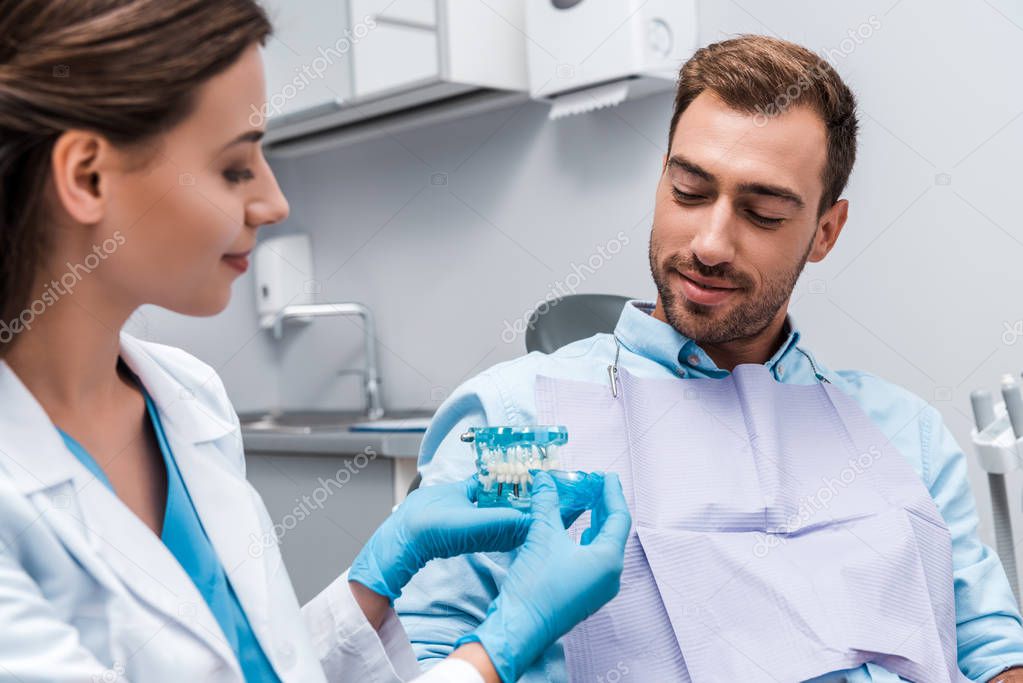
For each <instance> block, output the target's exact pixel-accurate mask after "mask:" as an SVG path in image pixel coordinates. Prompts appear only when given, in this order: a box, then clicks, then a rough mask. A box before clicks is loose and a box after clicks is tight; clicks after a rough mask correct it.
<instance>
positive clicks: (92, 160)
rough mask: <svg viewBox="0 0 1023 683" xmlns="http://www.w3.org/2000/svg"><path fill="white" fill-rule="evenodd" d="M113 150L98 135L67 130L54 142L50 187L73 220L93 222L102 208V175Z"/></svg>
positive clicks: (95, 221) (104, 187)
mask: <svg viewBox="0 0 1023 683" xmlns="http://www.w3.org/2000/svg"><path fill="white" fill-rule="evenodd" d="M112 153H113V149H112V148H111V146H110V144H109V143H108V142H107V141H106V140H105V139H104V138H103V137H101V136H100V135H97V134H96V133H92V132H89V131H84V130H69V131H66V132H64V133H62V134H61V136H60V137H59V138H57V142H56V143H54V146H53V153H52V155H51V157H50V159H51V171H52V176H53V187H54V190H55V192H56V195H57V198H58V200H59V201H60V204H61V206H63V208H64V211H65V212H66V213H67V214H68V215H69V216H70V217H71V218H72V219H74V220H75V221H76V222H78V223H82V224H85V225H95V224H96V223H98V222H99V221H100V220H102V218H103V213H104V211H105V209H106V197H105V195H104V191H105V190H106V189H107V183H106V182H104V181H105V178H104V175H105V174H107V173H109V172H110V161H111V157H112Z"/></svg>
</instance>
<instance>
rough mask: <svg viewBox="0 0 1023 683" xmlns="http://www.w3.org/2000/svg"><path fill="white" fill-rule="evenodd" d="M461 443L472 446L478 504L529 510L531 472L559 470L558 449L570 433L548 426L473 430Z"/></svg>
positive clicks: (562, 428) (478, 428)
mask: <svg viewBox="0 0 1023 683" xmlns="http://www.w3.org/2000/svg"><path fill="white" fill-rule="evenodd" d="M462 441H465V442H468V443H472V444H473V450H474V453H475V455H476V473H477V475H478V478H479V490H478V492H477V503H478V504H479V505H480V506H483V507H494V506H512V507H528V505H529V485H530V483H532V481H533V475H532V474H530V470H556V469H559V467H560V461H559V459H558V449H559V447H561V446H563V445H565V444H566V443H568V430H567V429H565V428H564V427H560V426H549V425H535V426H528V427H474V428H472V429H470V430H469V431H468V432H466V433H465V434H463V435H462Z"/></svg>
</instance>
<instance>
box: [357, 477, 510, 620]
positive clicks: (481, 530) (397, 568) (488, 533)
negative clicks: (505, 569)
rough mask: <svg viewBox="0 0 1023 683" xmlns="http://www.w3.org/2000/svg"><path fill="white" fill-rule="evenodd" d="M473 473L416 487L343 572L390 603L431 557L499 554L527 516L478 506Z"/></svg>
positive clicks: (504, 509) (508, 548)
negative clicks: (450, 481)
mask: <svg viewBox="0 0 1023 683" xmlns="http://www.w3.org/2000/svg"><path fill="white" fill-rule="evenodd" d="M476 486H477V480H476V476H475V475H473V476H472V477H470V478H469V479H466V480H464V481H458V482H453V483H450V484H438V485H436V486H427V487H424V488H420V489H416V490H415V491H413V492H412V493H411V494H409V497H408V498H406V499H405V500H404V501H403V502H402V504H401V505H399V506H398V509H397V510H395V511H394V512H393V513H391V516H390V517H388V518H387V519H386V520H385V521H384V523H383V524H382V525H380V528H379V529H377V530H376V532H375V533H374V534H373V536H372V537H371V538H370V539H369V542H368V543H366V545H365V546H364V547H363V549H362V550H361V551H360V552H359V554H358V556H356V558H355V561H354V562H353V563H352V567H351V569H350V570H349V571H348V579H349V580H350V581H358V582H359V583H361V584H362V585H364V586H366V587H367V588H369V589H370V590H372V591H374V592H376V593H378V594H380V595H383V596H384V597H386V598H388V599H389V600H390V601H391V603H392V604H393V603H394V600H395V598H397V597H398V596H399V595H400V594H401V589H402V588H404V587H405V584H407V583H408V582H409V581H410V580H411V579H412V577H413V576H414V575H415V573H416V572H417V571H419V570H420V569H422V568H423V566H424V565H425V564H426V563H427V562H429V561H430V560H432V559H435V558H441V557H454V556H456V555H461V554H463V553H471V552H504V551H507V550H511V549H512V548H515V547H517V546H518V545H519V544H521V543H522V542H523V539H525V538H526V533H527V531H528V530H529V525H530V518H529V515H528V514H526V513H523V512H520V511H518V510H515V509H513V508H498V507H494V508H478V507H476V505H475V502H476Z"/></svg>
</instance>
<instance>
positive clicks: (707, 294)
mask: <svg viewBox="0 0 1023 683" xmlns="http://www.w3.org/2000/svg"><path fill="white" fill-rule="evenodd" d="M674 272H675V273H676V274H677V275H678V276H679V279H680V280H681V282H682V292H683V293H684V294H685V297H686V298H687V299H689V300H690V301H692V302H693V303H694V304H701V305H703V306H718V305H720V304H722V303H724V302H726V301H728V300H729V299H731V298H732V296H733V295H734V294H735V293H736V292H738V291H739V290H740V289H741V288H740V287H735V286H734V285H732V284H730V283H728V282H726V281H724V280H715V279H713V278H706V277H702V276H700V275H697V274H696V273H693V272H689V273H682V272H680V271H674Z"/></svg>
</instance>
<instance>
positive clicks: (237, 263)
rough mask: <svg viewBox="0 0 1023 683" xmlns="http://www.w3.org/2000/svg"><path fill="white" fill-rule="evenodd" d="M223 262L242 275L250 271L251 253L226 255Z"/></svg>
mask: <svg viewBox="0 0 1023 683" xmlns="http://www.w3.org/2000/svg"><path fill="white" fill-rule="evenodd" d="M221 260H222V261H223V262H224V263H226V264H227V265H229V266H231V267H232V268H236V269H237V270H238V271H239V272H242V273H244V272H245V271H246V270H248V269H249V252H247V251H246V252H243V253H241V254H225V255H224V256H223V257H222V258H221Z"/></svg>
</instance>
